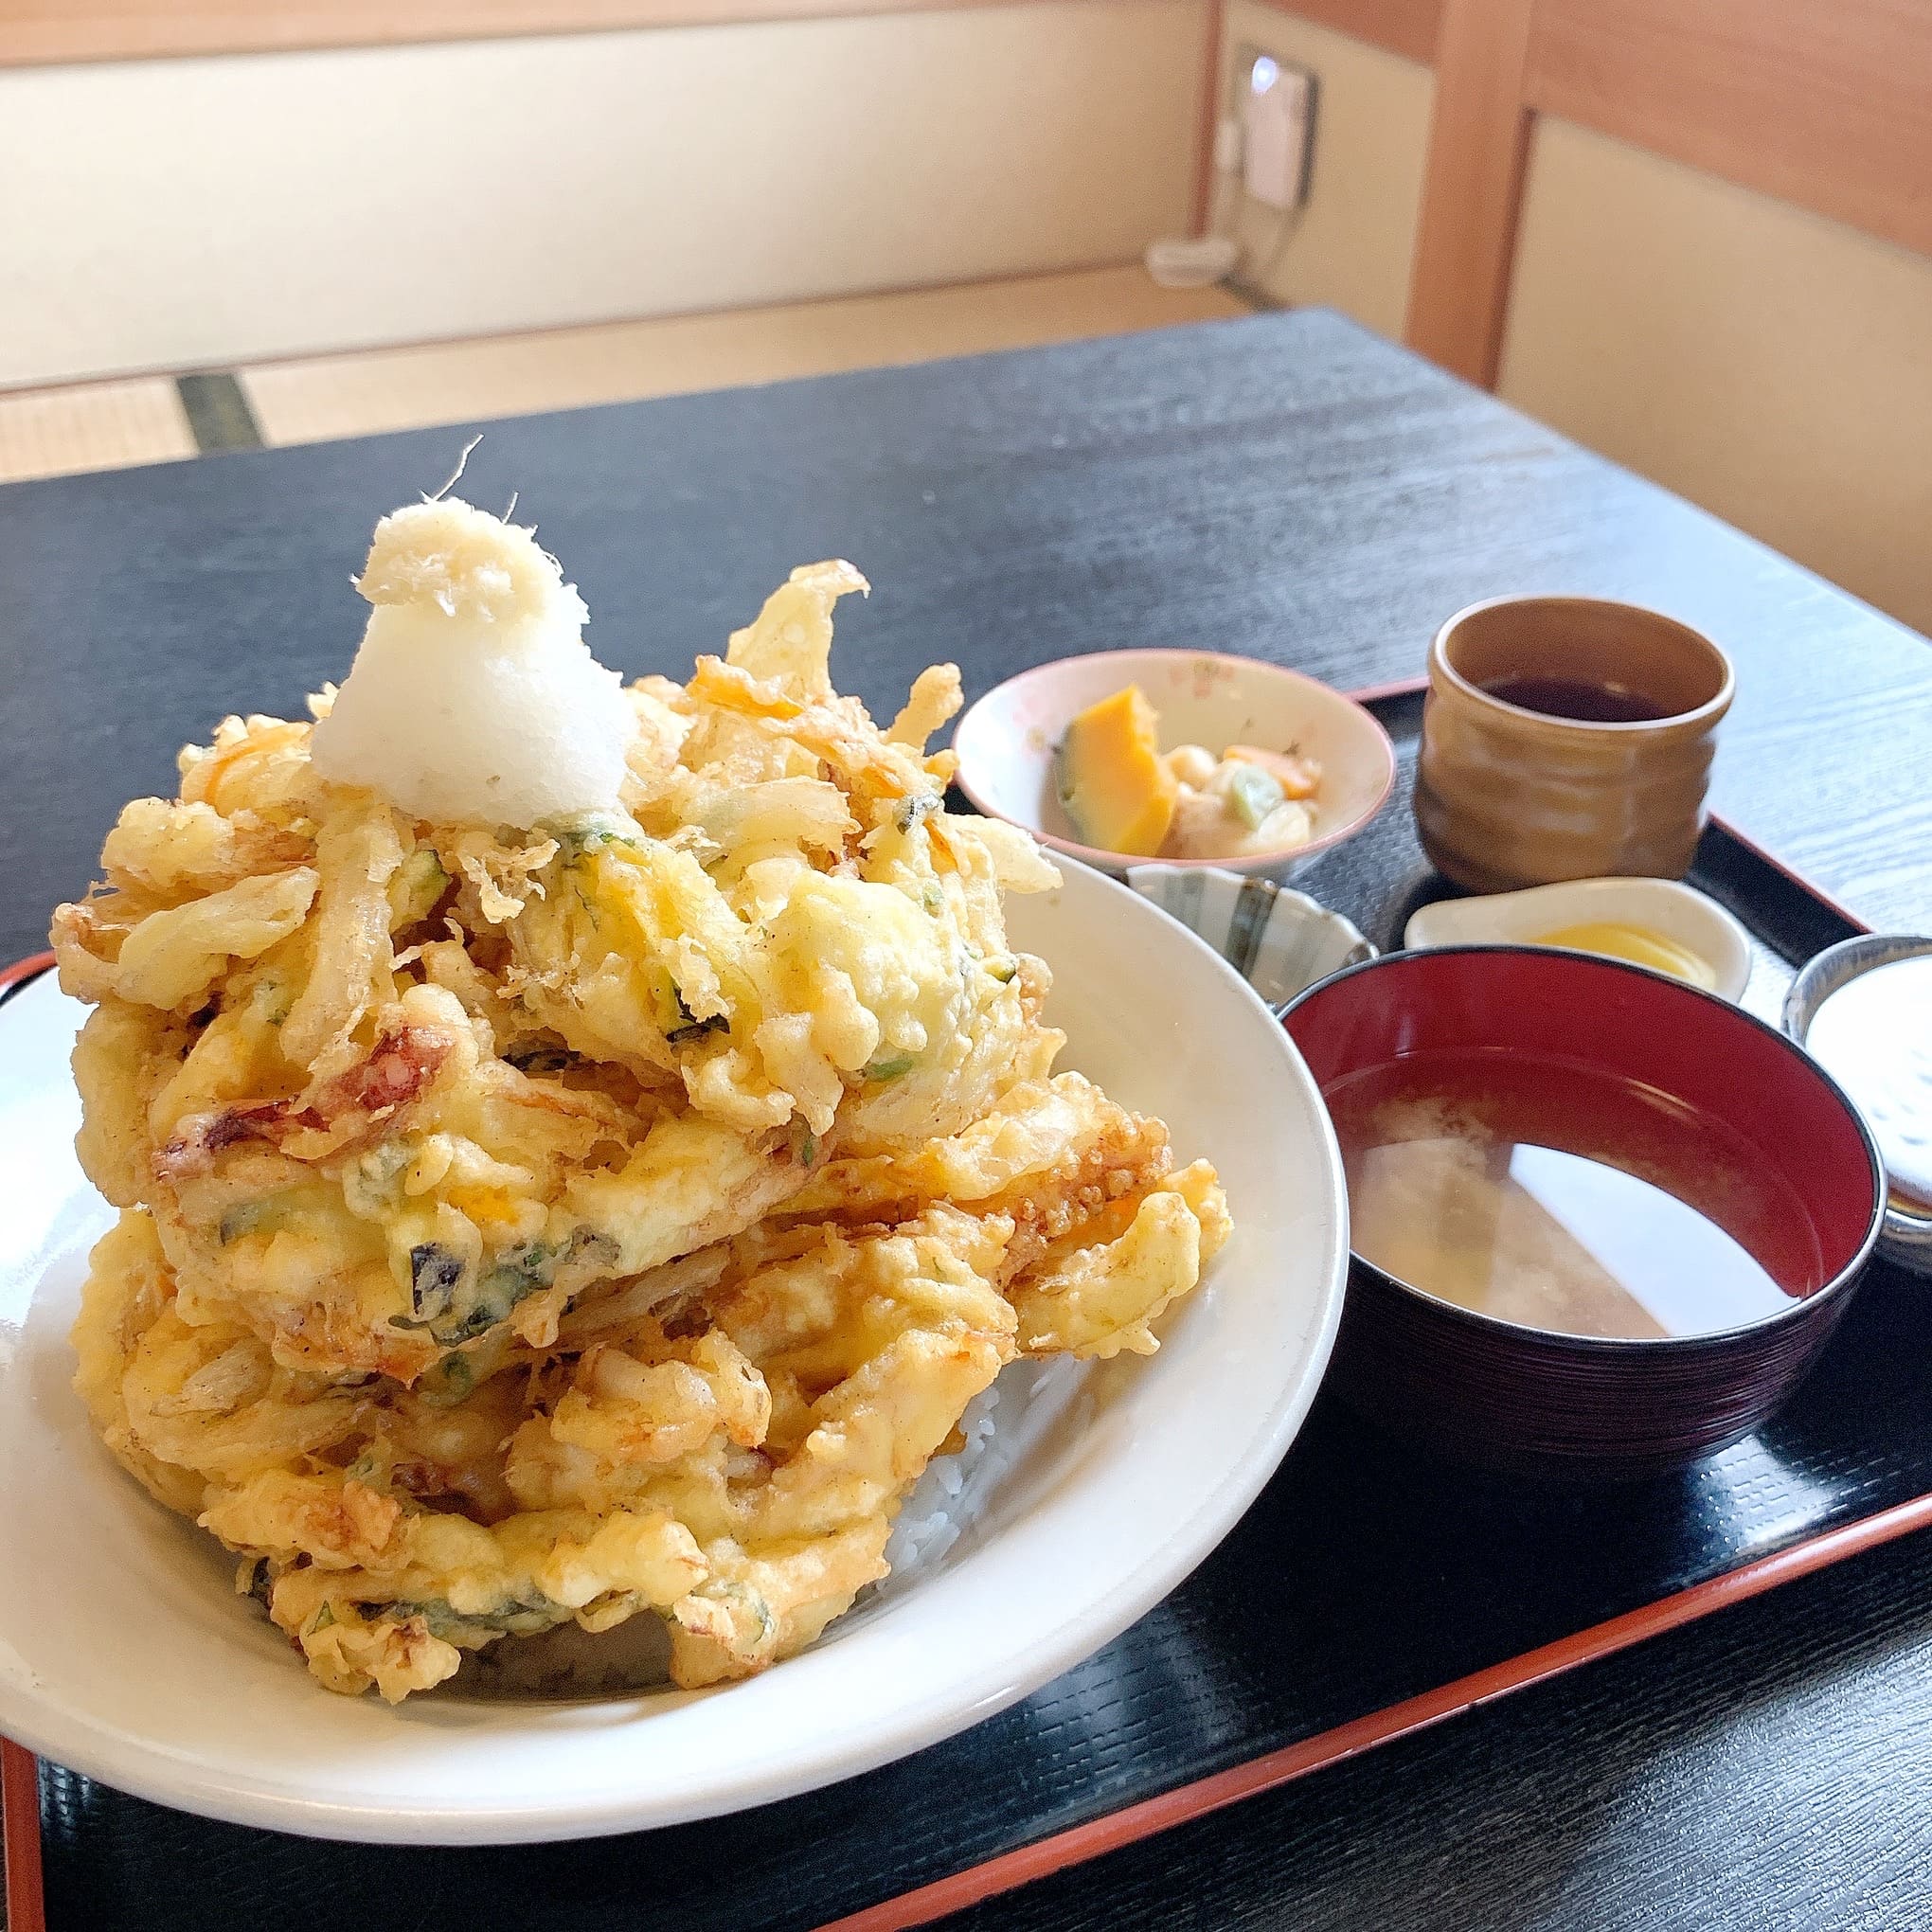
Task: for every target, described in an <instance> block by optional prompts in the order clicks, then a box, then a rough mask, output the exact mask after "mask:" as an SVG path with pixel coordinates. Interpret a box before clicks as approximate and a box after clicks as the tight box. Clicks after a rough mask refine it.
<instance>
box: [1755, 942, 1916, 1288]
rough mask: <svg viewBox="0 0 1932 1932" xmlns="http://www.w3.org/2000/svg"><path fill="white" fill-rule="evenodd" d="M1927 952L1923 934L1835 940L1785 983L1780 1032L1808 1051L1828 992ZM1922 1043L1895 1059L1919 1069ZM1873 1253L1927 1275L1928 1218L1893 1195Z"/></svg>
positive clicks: (1905, 1043)
mask: <svg viewBox="0 0 1932 1932" xmlns="http://www.w3.org/2000/svg"><path fill="white" fill-rule="evenodd" d="M1927 953H1932V938H1926V937H1924V936H1923V935H1904V934H1902V935H1890V934H1885V933H1868V934H1866V935H1864V936H1863V937H1862V938H1860V939H1841V940H1839V942H1838V943H1837V944H1836V945H1835V946H1827V947H1826V948H1825V950H1824V951H1823V952H1822V953H1819V954H1817V955H1816V957H1814V958H1812V959H1811V960H1810V961H1809V962H1807V964H1806V965H1805V967H1804V969H1803V970H1802V971H1801V972H1800V973H1799V974H1798V977H1797V978H1796V979H1794V980H1793V981H1792V982H1791V991H1790V993H1787V994H1786V995H1785V1000H1784V1030H1785V1031H1786V1032H1787V1033H1788V1034H1790V1035H1791V1037H1792V1038H1793V1039H1794V1040H1796V1041H1797V1042H1798V1045H1799V1046H1800V1047H1805V1048H1806V1050H1807V1051H1809V1050H1810V1039H1811V1029H1812V1022H1813V1021H1814V1020H1815V1019H1816V1018H1817V1014H1818V1009H1819V1008H1820V1007H1821V1006H1823V1005H1824V1003H1825V1002H1826V1001H1827V1000H1828V999H1830V998H1831V996H1832V995H1833V994H1834V993H1838V992H1840V991H1842V990H1843V989H1844V988H1845V987H1847V986H1849V985H1850V984H1851V982H1852V980H1854V979H1856V978H1857V977H1858V976H1859V975H1861V974H1864V973H1872V972H1875V971H1877V969H1878V968H1879V967H1881V966H1890V965H1893V964H1895V963H1896V962H1897V961H1899V960H1901V959H1917V958H1920V957H1923V956H1924V955H1925V954H1927ZM1923 1038H1924V1035H1923V1029H1922V1030H1921V1034H1920V1037H1919V1039H1918V1040H1916V1041H1915V1040H1900V1041H1899V1043H1898V1051H1899V1053H1900V1054H1901V1055H1909V1054H1914V1053H1916V1054H1918V1055H1920V1056H1921V1057H1920V1059H1919V1060H1918V1062H1917V1063H1916V1064H1918V1065H1919V1066H1921V1067H1923V1064H1924V1061H1923V1054H1924V1050H1925V1049H1924V1045H1923ZM1820 1064H1825V1070H1826V1071H1827V1072H1828V1073H1834V1077H1835V1072H1834V1068H1833V1067H1832V1066H1831V1065H1830V1064H1827V1063H1824V1062H1822V1061H1821V1063H1820ZM1907 1064H1911V1063H1909V1062H1908V1063H1907ZM1841 1084H1842V1082H1841ZM1850 1098H1851V1103H1852V1104H1853V1105H1854V1106H1857V1105H1858V1104H1859V1100H1858V1096H1857V1095H1856V1094H1855V1093H1852V1094H1851V1096H1850ZM1915 1124H1916V1117H1915ZM1874 1135H1875V1137H1876V1138H1877V1140H1878V1143H1879V1152H1880V1154H1881V1155H1883V1154H1884V1152H1885V1147H1886V1136H1885V1135H1884V1134H1883V1133H1882V1132H1880V1131H1878V1130H1877V1129H1876V1128H1874ZM1878 1251H1879V1253H1880V1254H1882V1255H1884V1256H1886V1257H1887V1260H1890V1261H1896V1262H1898V1264H1899V1265H1900V1266H1901V1267H1902V1268H1909V1269H1910V1270H1911V1271H1912V1272H1913V1273H1914V1274H1916V1275H1932V1214H1915V1213H1913V1212H1912V1211H1911V1209H1909V1208H1907V1207H1901V1206H1900V1205H1899V1196H1898V1195H1897V1194H1896V1193H1894V1194H1893V1195H1892V1196H1891V1198H1890V1199H1888V1200H1887V1203H1886V1209H1885V1226H1884V1229H1883V1231H1882V1232H1881V1233H1880V1235H1879V1238H1878Z"/></svg>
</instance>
